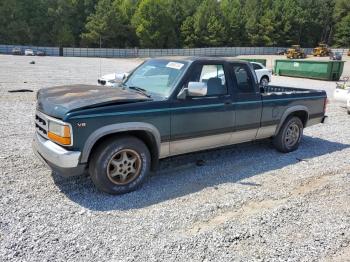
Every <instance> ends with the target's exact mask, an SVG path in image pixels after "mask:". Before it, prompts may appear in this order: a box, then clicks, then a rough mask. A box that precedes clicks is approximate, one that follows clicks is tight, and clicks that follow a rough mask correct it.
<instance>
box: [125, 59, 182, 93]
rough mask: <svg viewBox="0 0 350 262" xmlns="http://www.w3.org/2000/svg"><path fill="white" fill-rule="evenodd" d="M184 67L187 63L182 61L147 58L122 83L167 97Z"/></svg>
mask: <svg viewBox="0 0 350 262" xmlns="http://www.w3.org/2000/svg"><path fill="white" fill-rule="evenodd" d="M186 67H187V63H186V62H182V61H181V62H177V61H176V62H175V61H168V60H149V61H146V62H145V63H143V64H142V65H141V66H140V67H138V68H137V69H136V70H135V71H134V72H133V73H132V74H131V75H130V76H129V77H128V78H127V80H126V81H125V82H124V83H123V85H124V86H127V87H138V88H142V89H144V90H145V91H146V92H149V93H155V94H157V95H160V96H164V97H168V96H169V95H170V93H171V90H172V88H173V87H174V85H175V83H176V81H177V80H178V78H179V77H180V76H181V74H182V73H183V72H184V71H185V69H186Z"/></svg>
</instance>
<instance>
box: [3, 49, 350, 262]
mask: <svg viewBox="0 0 350 262" xmlns="http://www.w3.org/2000/svg"><path fill="white" fill-rule="evenodd" d="M32 60H34V61H35V64H30V63H29V62H30V61H32ZM141 61H142V60H141V59H98V58H68V57H17V56H4V55H2V56H0V117H1V119H2V121H1V126H0V148H1V150H0V199H1V200H0V260H1V261H232V260H235V261H287V260H288V261H313V260H321V261H349V260H348V259H349V257H350V230H349V228H350V205H349V203H350V157H349V156H350V132H349V130H350V116H349V115H347V113H346V110H345V109H344V108H342V107H341V105H340V104H337V103H335V102H333V101H331V103H330V104H329V105H328V110H327V115H328V116H329V122H328V123H327V124H324V125H317V126H313V127H310V128H307V129H305V133H304V138H303V140H302V144H301V146H300V148H299V150H297V151H295V152H292V153H289V154H281V153H279V152H277V151H276V150H275V149H274V148H273V146H272V144H271V141H270V140H264V141H258V142H254V143H246V144H243V145H235V146H232V147H228V148H224V149H217V150H211V151H207V152H200V153H195V154H190V155H184V156H178V157H173V158H169V159H165V160H163V161H162V162H161V165H160V169H159V171H158V172H156V173H154V174H152V176H151V177H150V178H149V179H148V180H147V181H146V183H145V184H144V186H143V187H142V188H141V189H140V190H138V191H136V192H132V193H129V194H126V195H122V196H110V195H107V194H104V193H101V192H99V191H97V190H96V188H95V187H94V186H93V184H92V182H91V180H90V178H89V177H86V176H82V177H71V178H63V177H60V176H59V175H57V174H52V173H51V171H49V170H48V169H46V167H45V166H44V165H43V164H42V163H41V162H40V161H39V160H38V159H37V158H36V157H35V156H34V155H33V153H32V150H31V140H32V136H33V133H34V112H35V92H32V93H28V92H23V93H9V92H8V91H9V90H14V89H31V90H33V91H36V90H38V89H39V88H42V87H50V86H55V85H63V84H76V83H86V84H94V83H96V80H97V77H98V75H99V74H100V73H102V74H107V73H111V72H125V71H129V70H131V69H132V68H133V67H135V66H136V65H138V64H139V63H140V62H141ZM348 63H349V62H348ZM349 68H350V65H346V69H345V72H350V70H349ZM272 84H283V85H287V86H288V85H289V86H297V87H305V88H315V89H318V88H321V89H326V90H327V91H328V93H329V94H331V93H332V91H333V90H334V88H335V83H334V82H327V81H317V80H307V79H297V78H290V77H277V76H274V77H273V82H272ZM199 160H201V161H200V163H201V164H200V165H198V161H199Z"/></svg>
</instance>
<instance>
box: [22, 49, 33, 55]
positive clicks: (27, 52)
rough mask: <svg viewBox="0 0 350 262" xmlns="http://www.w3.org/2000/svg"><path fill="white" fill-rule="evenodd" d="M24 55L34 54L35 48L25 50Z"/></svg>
mask: <svg viewBox="0 0 350 262" xmlns="http://www.w3.org/2000/svg"><path fill="white" fill-rule="evenodd" d="M24 55H28V56H33V55H34V51H33V49H26V50H24Z"/></svg>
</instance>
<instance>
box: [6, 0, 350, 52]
mask: <svg viewBox="0 0 350 262" xmlns="http://www.w3.org/2000/svg"><path fill="white" fill-rule="evenodd" d="M349 38H350V1H349V0H220V1H219V0H31V1H28V0H0V43H4V44H32V45H53V46H83V47H87V46H89V47H96V46H99V42H100V39H101V40H102V46H103V47H134V46H141V47H149V48H168V47H210V46H289V45H292V44H300V45H302V46H304V47H313V46H315V45H316V44H317V43H318V42H321V41H323V42H326V43H329V44H334V45H337V46H343V47H348V46H349V45H350V39H349Z"/></svg>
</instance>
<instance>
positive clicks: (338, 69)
mask: <svg viewBox="0 0 350 262" xmlns="http://www.w3.org/2000/svg"><path fill="white" fill-rule="evenodd" d="M344 62H345V61H314V60H303V61H301V60H284V59H283V60H282V59H281V60H276V61H275V70H274V72H275V74H276V75H281V76H295V77H303V78H313V79H320V80H333V81H337V80H339V78H340V76H341V74H342V73H343V68H344Z"/></svg>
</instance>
